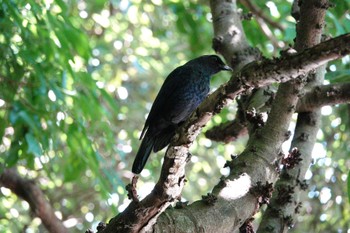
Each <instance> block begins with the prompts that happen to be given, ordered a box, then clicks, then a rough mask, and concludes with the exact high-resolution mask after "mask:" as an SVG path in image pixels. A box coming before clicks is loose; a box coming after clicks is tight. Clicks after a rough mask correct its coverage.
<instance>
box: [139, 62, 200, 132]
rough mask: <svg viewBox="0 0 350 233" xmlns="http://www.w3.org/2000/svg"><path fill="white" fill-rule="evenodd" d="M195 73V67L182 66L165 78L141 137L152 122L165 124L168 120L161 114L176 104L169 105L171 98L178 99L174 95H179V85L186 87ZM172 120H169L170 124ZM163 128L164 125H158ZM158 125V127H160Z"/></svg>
mask: <svg viewBox="0 0 350 233" xmlns="http://www.w3.org/2000/svg"><path fill="white" fill-rule="evenodd" d="M194 75H195V72H194V69H193V68H192V67H190V66H180V67H178V68H176V69H175V70H173V71H172V72H171V73H170V74H169V75H168V77H167V78H166V79H165V81H164V83H163V85H162V87H161V88H160V91H159V93H158V95H157V97H156V99H155V100H154V102H153V105H152V108H151V111H150V113H149V114H148V117H147V119H146V122H145V126H144V128H143V130H142V133H141V137H140V139H142V137H143V136H144V134H145V132H146V131H147V129H148V127H149V125H150V123H151V122H152V123H153V122H158V121H160V122H159V123H161V124H165V123H166V121H164V119H160V118H161V115H163V113H164V112H165V111H167V109H169V108H172V107H174V106H169V104H170V105H171V104H172V103H170V102H169V100H171V99H176V97H175V98H174V97H173V96H174V95H177V94H178V93H177V91H176V90H179V87H184V86H186V85H188V83H189V80H190V79H191V78H192V76H194ZM170 123H171V122H168V124H170ZM158 127H160V128H162V125H160V126H158ZM158 127H157V128H158Z"/></svg>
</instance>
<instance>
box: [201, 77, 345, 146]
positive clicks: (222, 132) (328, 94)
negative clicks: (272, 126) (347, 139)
mask: <svg viewBox="0 0 350 233" xmlns="http://www.w3.org/2000/svg"><path fill="white" fill-rule="evenodd" d="M349 102H350V83H337V84H329V85H319V86H315V87H314V88H312V89H311V90H310V91H308V92H306V93H305V95H304V96H303V97H301V99H299V101H298V104H297V106H296V110H295V111H296V112H298V113H301V112H311V111H314V110H317V109H319V108H321V107H324V106H327V105H336V104H344V103H349ZM256 110H257V111H258V112H259V109H256ZM247 132H248V131H247V122H244V121H242V119H237V118H235V119H234V120H232V121H230V122H224V123H222V124H220V125H217V126H215V127H213V128H211V129H209V130H208V131H207V132H205V136H206V137H207V138H209V139H211V140H213V141H219V142H225V143H229V142H232V141H235V140H237V139H238V138H239V137H241V136H244V135H246V134H247Z"/></svg>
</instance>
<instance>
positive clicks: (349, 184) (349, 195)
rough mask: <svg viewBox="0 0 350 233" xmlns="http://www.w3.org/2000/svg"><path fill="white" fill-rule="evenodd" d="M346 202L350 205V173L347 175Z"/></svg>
mask: <svg viewBox="0 0 350 233" xmlns="http://www.w3.org/2000/svg"><path fill="white" fill-rule="evenodd" d="M348 199H349V200H348V201H349V203H350V171H349V173H348Z"/></svg>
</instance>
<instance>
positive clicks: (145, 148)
mask: <svg viewBox="0 0 350 233" xmlns="http://www.w3.org/2000/svg"><path fill="white" fill-rule="evenodd" d="M153 146H154V137H153V136H151V135H149V134H148V132H147V133H146V135H145V137H144V138H143V139H142V142H141V146H140V148H139V150H138V152H137V154H136V157H135V160H134V163H133V165H132V172H133V173H135V174H139V173H140V172H141V171H142V169H143V168H144V167H145V164H146V162H147V159H148V157H149V155H150V154H151V151H152V148H153Z"/></svg>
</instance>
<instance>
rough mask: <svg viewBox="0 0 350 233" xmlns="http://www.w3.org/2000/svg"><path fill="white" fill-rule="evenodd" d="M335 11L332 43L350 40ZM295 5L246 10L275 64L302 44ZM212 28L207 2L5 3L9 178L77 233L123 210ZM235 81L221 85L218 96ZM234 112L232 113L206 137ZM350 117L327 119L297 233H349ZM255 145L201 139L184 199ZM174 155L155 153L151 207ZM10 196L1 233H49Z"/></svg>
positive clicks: (253, 33)
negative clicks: (171, 96) (161, 115)
mask: <svg viewBox="0 0 350 233" xmlns="http://www.w3.org/2000/svg"><path fill="white" fill-rule="evenodd" d="M334 3H335V7H333V8H331V9H330V10H329V11H328V12H327V17H326V22H327V24H326V27H325V34H326V35H328V36H333V37H334V36H337V35H340V34H344V33H346V32H349V31H350V12H349V9H350V1H349V0H337V1H334ZM291 4H292V2H291V0H288V1H282V0H277V1H255V2H254V3H253V2H249V1H247V0H241V1H239V3H238V5H239V7H241V8H242V12H243V14H248V13H249V12H252V13H253V14H254V15H255V16H254V17H253V18H252V19H251V20H245V21H244V22H243V25H244V29H245V33H246V35H247V39H248V41H249V43H250V45H251V46H256V47H257V48H259V49H260V50H261V51H262V53H263V54H264V56H266V57H270V58H271V57H273V56H278V55H279V51H280V50H281V49H283V48H285V47H287V46H288V45H289V44H293V39H294V37H295V21H294V19H293V18H292V17H291V16H290V11H291ZM211 20H212V17H211V13H210V8H209V5H208V2H207V1H202V0H199V1H194V0H187V1H180V0H152V1H149V0H147V1H141V0H121V1H117V0H110V1H106V0H97V1H83V0H81V1H80V0H79V1H74V0H73V1H70V0H56V1H53V0H45V1H35V0H27V1H21V0H17V1H16V0H2V1H1V2H0V138H1V139H2V140H0V155H1V156H0V164H1V168H0V172H3V171H4V169H6V168H9V167H14V168H15V169H16V170H17V171H18V173H19V174H20V175H21V176H22V177H24V178H26V179H33V180H35V182H36V183H37V184H38V185H39V187H40V188H41V189H42V190H43V192H44V193H45V195H46V196H47V200H48V201H49V203H50V204H51V205H52V206H53V208H54V209H55V211H56V212H55V214H56V216H58V217H59V218H60V219H62V221H63V223H64V225H65V226H66V227H68V228H69V231H70V232H82V231H85V230H86V229H87V228H89V227H92V228H94V227H96V225H97V224H98V223H99V222H100V221H103V222H106V221H108V220H109V219H110V218H111V217H113V216H115V215H116V214H117V213H118V212H120V211H123V210H124V208H126V206H127V204H128V203H129V200H128V199H127V196H126V191H125V185H126V184H127V183H129V181H130V178H131V177H132V173H131V172H130V170H131V165H132V162H133V159H134V155H135V153H136V151H137V149H138V146H139V143H140V142H139V140H138V137H139V135H140V131H141V130H142V128H143V124H144V121H145V117H146V116H147V113H148V112H149V110H150V107H151V105H152V102H153V100H154V98H155V97H156V95H157V93H158V90H159V88H160V86H161V84H162V83H163V81H164V79H165V78H166V76H167V74H168V73H169V72H171V71H172V70H173V69H174V68H176V67H177V66H179V65H182V64H184V63H185V62H186V61H188V60H189V59H192V58H194V57H197V56H200V55H203V54H213V53H214V52H213V50H212V48H211V42H212V38H213V30H212V22H211ZM349 67H350V58H349V56H346V57H344V58H343V59H341V60H338V61H335V62H332V63H330V64H328V68H327V74H326V81H325V82H326V83H335V82H344V81H350V68H349ZM229 78H230V77H229V74H228V73H225V72H222V73H220V74H218V75H216V76H215V77H214V78H213V79H212V82H211V88H212V90H214V89H215V88H217V87H218V86H219V85H221V84H223V83H224V82H226V81H227V80H228V79H229ZM235 112H236V103H232V104H231V105H230V106H229V107H228V108H226V109H224V110H223V111H222V113H221V114H220V115H217V116H215V117H214V118H213V119H212V121H211V122H210V123H209V124H208V125H207V126H206V128H205V129H204V131H206V130H207V129H209V128H211V127H213V126H214V125H218V124H220V123H221V122H225V121H228V120H232V119H233V118H234V116H235ZM349 113H350V106H349V105H346V104H344V105H339V106H335V107H324V108H323V109H322V114H323V119H322V129H321V130H320V131H319V134H318V142H317V144H316V145H315V148H314V152H313V162H312V166H311V167H310V169H309V171H308V173H307V176H306V179H307V180H308V182H309V183H310V185H309V190H308V191H307V192H306V193H305V195H304V197H303V201H302V204H303V207H302V209H301V214H300V215H299V217H298V223H297V225H296V228H295V229H294V230H291V232H348V233H349V232H350V211H349V207H350V206H349V199H348V192H347V179H348V176H349V174H348V172H349V170H350V155H349V154H350V144H349V140H350V138H349V137H350V134H349V128H350V120H349ZM291 129H293V124H292V125H291ZM246 140H247V138H240V139H239V140H237V141H235V142H232V143H229V144H224V143H217V142H213V141H211V140H209V139H206V138H205V137H204V135H203V134H201V135H200V136H199V137H198V138H197V140H196V142H195V144H194V145H193V146H192V148H191V152H192V154H193V156H192V158H191V162H190V163H189V164H188V165H187V177H186V178H187V180H188V182H187V183H186V186H185V188H184V191H183V199H184V200H187V201H190V202H191V201H194V200H197V199H200V198H201V195H205V194H206V193H207V192H210V191H211V188H212V187H213V185H214V184H216V183H217V182H218V181H219V178H220V176H222V175H225V174H228V172H229V171H228V170H227V168H223V165H224V164H225V161H226V160H228V159H230V156H231V155H232V154H239V153H240V152H242V151H243V149H244V146H245V142H246ZM287 144H288V143H287ZM285 148H286V149H288V147H287V146H285ZM163 155H164V150H163V151H161V152H159V153H158V154H152V155H151V157H150V159H149V161H148V163H147V165H146V169H144V170H143V172H142V173H141V177H140V178H139V182H138V183H137V185H138V187H137V188H138V194H139V195H140V197H144V196H145V195H147V193H149V192H150V191H151V190H152V188H153V185H154V184H155V182H156V181H157V179H158V177H159V172H160V168H161V163H162V157H163ZM348 186H350V184H348ZM0 196H1V198H0V232H46V231H45V229H44V228H43V226H42V225H41V220H40V219H39V218H37V217H35V215H33V214H31V213H30V208H29V204H28V203H27V202H26V201H23V200H22V199H21V198H19V197H17V196H16V195H15V194H14V193H12V192H11V190H10V189H7V188H5V187H1V188H0ZM259 216H260V214H257V217H259Z"/></svg>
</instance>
